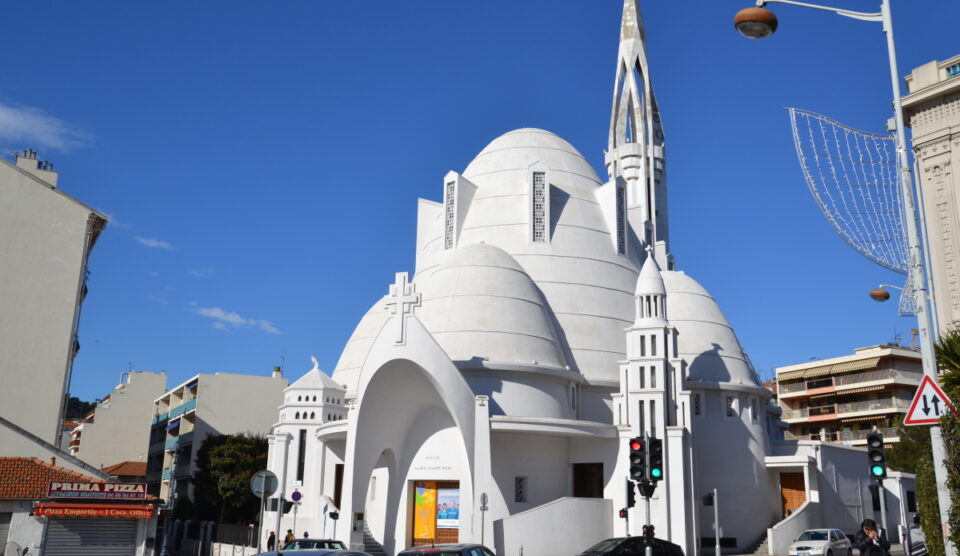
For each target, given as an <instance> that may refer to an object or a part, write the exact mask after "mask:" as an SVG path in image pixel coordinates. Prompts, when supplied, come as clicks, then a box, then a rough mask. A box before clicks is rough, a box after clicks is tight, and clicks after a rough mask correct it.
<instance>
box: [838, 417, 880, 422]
mask: <svg viewBox="0 0 960 556" xmlns="http://www.w3.org/2000/svg"><path fill="white" fill-rule="evenodd" d="M886 418H887V416H886V415H866V416H864V417H848V418H846V419H840V422H841V423H859V422H862V421H884V420H886Z"/></svg>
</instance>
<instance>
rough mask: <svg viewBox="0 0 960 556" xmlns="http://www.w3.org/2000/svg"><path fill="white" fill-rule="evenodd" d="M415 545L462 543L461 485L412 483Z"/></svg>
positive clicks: (455, 482)
mask: <svg viewBox="0 0 960 556" xmlns="http://www.w3.org/2000/svg"><path fill="white" fill-rule="evenodd" d="M410 486H411V490H412V492H413V501H412V504H411V505H412V507H411V508H410V511H411V514H412V515H413V520H412V523H413V530H412V531H411V537H412V539H413V542H412V545H414V546H419V545H425V544H439V543H456V542H459V541H460V482H459V481H411V485H410Z"/></svg>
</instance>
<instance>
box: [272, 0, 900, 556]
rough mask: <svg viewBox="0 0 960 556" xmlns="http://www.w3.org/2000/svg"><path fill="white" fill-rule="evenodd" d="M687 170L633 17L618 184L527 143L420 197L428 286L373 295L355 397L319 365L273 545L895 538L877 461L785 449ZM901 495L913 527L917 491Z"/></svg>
mask: <svg viewBox="0 0 960 556" xmlns="http://www.w3.org/2000/svg"><path fill="white" fill-rule="evenodd" d="M665 162H666V160H665V153H664V135H663V130H662V127H661V121H660V115H659V111H658V109H657V103H656V100H655V97H654V94H653V88H652V86H651V80H650V74H649V71H648V67H647V58H646V45H645V43H644V32H643V26H642V21H641V18H640V12H639V10H638V7H637V0H625V2H624V8H623V21H622V27H621V30H620V47H619V53H618V57H617V71H616V80H615V88H614V95H613V108H612V113H611V119H610V133H609V140H608V145H607V150H606V152H605V163H606V168H607V174H608V175H607V178H606V180H603V181H602V180H601V179H600V178H599V177H598V176H597V175H596V173H595V172H594V170H593V168H592V166H591V165H590V164H589V163H588V162H587V160H586V159H585V158H584V157H583V155H581V154H580V153H579V152H578V151H577V150H576V149H575V148H574V147H573V146H572V145H570V144H569V143H567V142H566V141H565V140H563V139H562V138H560V137H558V136H556V135H554V134H552V133H550V132H548V131H544V130H540V129H518V130H516V131H511V132H509V133H506V134H504V135H502V136H500V137H498V138H496V139H494V140H493V141H492V142H491V143H490V144H489V145H487V147H486V148H484V149H483V150H482V151H481V152H480V153H479V154H478V155H477V156H476V157H475V158H474V159H473V161H472V162H471V163H470V164H469V165H468V166H467V167H466V168H465V169H464V170H463V171H462V173H460V172H456V171H451V172H449V173H447V174H446V175H445V176H444V177H443V184H442V188H443V190H442V201H441V202H435V201H430V200H424V199H420V200H419V202H418V216H417V245H416V267H415V273H414V276H413V278H412V279H411V278H410V277H409V276H408V275H407V273H405V272H400V273H397V275H396V280H395V283H393V284H390V285H385V286H384V290H385V291H386V295H383V293H381V292H374V293H372V294H371V297H372V298H374V303H373V306H372V307H371V308H370V310H369V311H367V313H366V314H365V315H364V316H363V318H362V319H361V320H360V322H359V323H358V324H357V326H356V329H355V331H354V333H353V335H352V336H351V338H350V340H349V341H348V343H347V344H346V346H345V347H344V349H343V353H342V355H341V357H340V360H339V362H338V363H337V367H336V369H335V370H334V372H333V374H332V377H331V376H327V375H326V374H325V373H324V372H323V371H321V370H320V369H319V368H318V366H317V365H316V361H315V362H314V368H313V369H312V370H311V371H309V372H308V373H307V374H306V375H304V376H303V377H302V378H300V379H299V380H298V381H296V382H295V383H293V384H292V385H291V386H290V387H289V388H288V389H287V390H286V392H285V398H284V404H283V405H282V406H281V407H280V408H279V420H278V422H277V424H276V425H275V427H274V429H273V434H271V435H270V456H269V468H270V469H271V470H272V471H273V472H275V473H276V474H277V475H278V477H279V478H280V490H279V492H278V493H277V494H276V495H275V496H278V497H283V498H284V499H288V500H289V499H296V498H299V499H300V500H301V501H300V502H299V503H298V504H297V505H296V506H295V508H294V511H291V512H289V513H286V514H283V515H277V512H268V513H267V515H266V517H265V520H264V527H263V533H264V535H266V534H267V532H268V531H270V530H278V531H280V536H281V537H282V535H283V533H285V532H286V530H287V529H295V530H296V535H297V536H298V537H300V536H302V533H303V532H304V531H307V532H309V534H310V536H311V537H325V538H336V539H340V540H343V541H346V542H348V543H349V544H350V545H351V546H352V547H353V548H358V549H364V548H366V549H367V551H369V552H380V551H382V553H384V554H388V555H392V554H396V553H397V552H399V551H401V550H403V549H404V548H407V547H409V546H413V545H422V544H430V543H440V542H477V543H483V544H485V545H487V546H488V547H490V548H492V549H495V550H496V552H497V554H498V555H499V556H507V555H510V556H515V555H523V556H540V555H543V556H546V555H559V554H568V555H572V554H576V553H578V552H580V551H582V550H584V549H586V548H587V547H589V546H591V545H592V544H594V543H595V542H598V541H600V540H602V539H605V538H608V537H613V536H625V535H628V534H630V535H633V534H640V527H641V525H642V524H644V523H652V524H653V525H654V526H655V527H656V535H657V537H659V538H663V539H668V540H670V541H672V542H674V543H676V544H678V545H680V546H681V547H683V549H684V551H685V553H686V554H688V555H692V554H701V553H705V552H709V553H711V554H712V553H713V551H714V543H715V542H716V539H719V541H720V544H721V546H722V547H723V549H724V551H726V552H730V553H743V552H747V551H753V550H754V549H755V548H757V546H758V545H761V543H766V544H767V545H768V546H769V547H770V551H771V553H777V552H776V551H777V550H779V551H781V552H780V553H785V548H786V544H789V542H791V541H792V540H793V538H794V537H795V536H796V535H797V534H798V533H799V532H800V531H802V530H804V529H807V528H811V527H820V526H828V527H831V528H837V529H842V530H844V531H853V530H855V529H856V527H857V524H858V523H859V522H860V520H862V519H863V518H865V517H870V518H877V519H878V520H879V513H876V514H875V513H874V505H873V504H872V500H871V494H870V491H869V489H868V477H867V472H866V469H867V464H866V456H865V455H864V451H863V450H862V449H855V448H849V447H846V446H840V445H836V444H826V443H820V442H814V441H799V442H785V441H783V440H782V439H781V438H782V434H781V430H782V429H781V428H780V427H779V425H778V423H779V413H780V412H779V409H777V408H776V406H774V405H771V404H770V403H769V402H770V398H771V395H772V394H771V392H770V391H769V390H767V389H766V388H764V387H763V386H762V385H761V384H760V381H759V379H758V376H757V374H756V372H755V371H754V369H753V367H752V366H751V364H750V361H749V360H748V358H747V357H746V355H745V353H744V350H743V348H742V347H741V345H740V343H739V341H738V340H737V337H736V335H735V333H734V331H733V329H732V328H731V327H730V325H729V324H728V323H727V321H726V319H725V318H724V316H723V313H722V312H721V310H720V307H719V306H718V305H717V303H716V301H714V299H713V298H712V297H711V296H710V294H709V293H708V292H707V291H706V290H705V289H704V288H703V287H702V286H700V284H698V283H697V282H696V281H695V280H694V279H693V278H691V277H690V276H688V275H686V274H685V273H684V272H683V271H681V270H677V269H676V268H675V265H674V261H673V257H672V255H671V253H670V248H669V237H668V211H667V180H666V176H667V174H666V166H665ZM438 193H439V192H438ZM438 197H439V194H438ZM644 433H647V434H649V435H650V436H655V437H657V438H660V439H662V440H663V451H664V462H665V476H664V479H663V481H661V482H660V483H659V485H658V487H657V489H656V491H655V493H654V494H653V497H652V499H651V502H650V514H649V516H648V515H647V513H646V510H645V504H644V503H643V499H642V498H641V497H640V496H639V494H638V496H637V500H638V504H637V505H636V507H633V508H631V509H630V510H629V511H628V518H627V519H622V518H621V517H619V513H620V510H621V508H624V507H625V506H626V496H627V495H626V477H627V473H628V468H629V463H628V457H627V456H628V453H629V448H628V441H629V439H630V438H633V437H636V436H640V435H643V434H644ZM894 475H895V474H894ZM886 484H887V486H888V490H889V491H890V494H889V495H888V497H887V498H885V502H886V505H887V508H886V509H887V518H888V522H889V525H888V526H889V528H890V529H895V528H896V524H897V523H900V522H901V521H902V517H900V516H901V515H902V513H904V512H903V511H902V508H903V504H904V503H903V500H904V498H905V495H904V494H903V492H904V488H905V487H906V486H909V488H910V489H912V485H907V482H906V481H904V483H903V485H901V484H900V483H899V482H897V481H893V480H890V481H887V483H886ZM714 490H716V492H717V497H716V503H717V506H715V507H714V506H706V505H704V500H703V498H704V496H706V495H708V494H711V493H713V492H714ZM295 492H296V493H298V494H297V495H296V496H294V493H295ZM898 508H901V511H900V513H898V512H897V509H898ZM715 509H718V510H719V512H718V513H719V515H720V519H719V524H718V523H716V522H715V519H714V515H715V512H714V510H715ZM334 516H336V517H339V519H333V517H334ZM761 546H762V545H761Z"/></svg>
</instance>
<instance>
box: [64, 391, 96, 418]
mask: <svg viewBox="0 0 960 556" xmlns="http://www.w3.org/2000/svg"><path fill="white" fill-rule="evenodd" d="M96 407H97V402H84V401H80V398H77V397H76V396H70V397H68V398H67V411H66V413H64V415H63V418H64V419H83V418H84V417H86V416H87V413H90V410H91V409H95V408H96Z"/></svg>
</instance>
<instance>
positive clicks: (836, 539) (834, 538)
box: [788, 529, 853, 556]
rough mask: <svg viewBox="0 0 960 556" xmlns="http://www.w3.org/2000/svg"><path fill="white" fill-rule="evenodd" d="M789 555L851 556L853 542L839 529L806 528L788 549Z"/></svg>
mask: <svg viewBox="0 0 960 556" xmlns="http://www.w3.org/2000/svg"><path fill="white" fill-rule="evenodd" d="M788 553H789V554H790V556H819V555H821V554H822V555H823V556H853V543H851V542H850V539H849V538H847V536H846V535H844V534H843V531H841V530H839V529H807V530H806V531H804V532H803V533H800V536H799V537H797V540H795V541H793V544H791V545H790V548H789V550H788Z"/></svg>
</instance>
